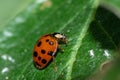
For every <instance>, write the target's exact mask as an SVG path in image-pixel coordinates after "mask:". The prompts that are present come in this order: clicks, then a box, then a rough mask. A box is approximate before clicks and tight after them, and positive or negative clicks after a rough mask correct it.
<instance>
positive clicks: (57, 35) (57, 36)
mask: <svg viewBox="0 0 120 80" xmlns="http://www.w3.org/2000/svg"><path fill="white" fill-rule="evenodd" d="M55 37H56V38H59V39H60V38H63V37H64V36H63V35H61V34H56V35H55Z"/></svg>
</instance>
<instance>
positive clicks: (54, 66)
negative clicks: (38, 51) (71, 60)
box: [53, 56, 57, 72]
mask: <svg viewBox="0 0 120 80" xmlns="http://www.w3.org/2000/svg"><path fill="white" fill-rule="evenodd" d="M53 68H54V71H55V72H57V67H56V64H55V57H54V56H53Z"/></svg>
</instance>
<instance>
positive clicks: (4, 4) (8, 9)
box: [0, 0, 32, 31]
mask: <svg viewBox="0 0 120 80" xmlns="http://www.w3.org/2000/svg"><path fill="white" fill-rule="evenodd" d="M31 1H32V0H9V1H6V0H0V31H1V30H2V28H4V26H5V25H6V24H8V22H9V21H10V20H11V19H12V18H14V17H15V16H16V15H17V14H18V13H20V12H21V11H22V10H24V9H25V8H26V7H27V6H28V4H30V3H31Z"/></svg>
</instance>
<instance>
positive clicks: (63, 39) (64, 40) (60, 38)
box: [52, 33, 68, 44]
mask: <svg viewBox="0 0 120 80" xmlns="http://www.w3.org/2000/svg"><path fill="white" fill-rule="evenodd" d="M52 36H53V37H54V38H56V39H57V40H58V43H59V44H67V42H68V40H67V38H66V36H65V34H63V33H53V34H52Z"/></svg>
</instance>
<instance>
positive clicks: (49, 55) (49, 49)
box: [33, 33, 67, 69]
mask: <svg viewBox="0 0 120 80" xmlns="http://www.w3.org/2000/svg"><path fill="white" fill-rule="evenodd" d="M60 44H67V38H66V36H65V35H64V34H61V33H52V34H47V35H44V36H42V37H41V38H40V39H39V40H38V42H37V44H35V47H34V52H33V61H34V65H35V67H36V68H38V69H43V68H45V67H46V66H47V65H48V64H49V63H50V62H51V60H53V59H54V57H55V55H56V52H57V51H58V49H60Z"/></svg>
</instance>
